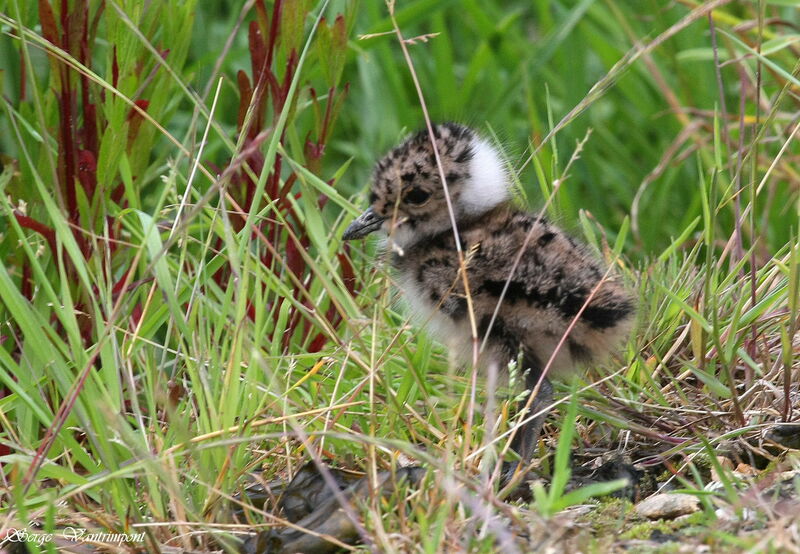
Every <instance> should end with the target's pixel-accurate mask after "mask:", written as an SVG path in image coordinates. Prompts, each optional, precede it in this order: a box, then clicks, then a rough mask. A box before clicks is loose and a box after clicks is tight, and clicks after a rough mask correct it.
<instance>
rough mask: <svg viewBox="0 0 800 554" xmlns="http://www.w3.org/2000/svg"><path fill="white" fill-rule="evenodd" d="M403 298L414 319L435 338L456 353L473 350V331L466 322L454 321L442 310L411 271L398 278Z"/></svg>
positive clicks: (401, 274) (402, 273)
mask: <svg viewBox="0 0 800 554" xmlns="http://www.w3.org/2000/svg"><path fill="white" fill-rule="evenodd" d="M397 281H398V282H397V284H398V287H399V288H400V291H401V293H402V295H401V296H402V299H403V300H404V301H405V303H406V304H407V306H408V310H409V315H410V316H411V318H412V320H413V321H414V322H415V323H416V324H417V325H420V326H422V327H424V328H425V330H426V331H428V333H429V334H431V335H432V336H433V337H434V338H436V339H437V340H439V341H440V342H442V343H444V344H445V345H446V346H447V347H449V348H452V349H455V352H456V353H459V352H464V351H466V352H471V351H472V350H471V346H470V344H471V333H470V329H469V325H468V323H466V322H463V323H462V322H458V323H457V322H454V321H453V320H452V318H450V316H448V315H447V314H444V313H442V312H441V311H440V306H439V305H438V303H433V302H431V300H430V294H428V293H427V292H425V291H424V290H423V289H422V287H420V286H419V283H418V282H417V281H416V280H415V278H414V276H413V275H412V273H411V272H409V271H404V272H401V273H400V275H399V276H398V280H397Z"/></svg>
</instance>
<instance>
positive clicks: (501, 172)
mask: <svg viewBox="0 0 800 554" xmlns="http://www.w3.org/2000/svg"><path fill="white" fill-rule="evenodd" d="M472 151H473V156H472V160H471V161H470V163H469V173H470V178H469V179H468V180H467V182H466V183H465V184H464V191H463V192H462V193H461V198H460V200H459V204H460V206H461V207H462V209H463V210H464V212H465V213H467V214H470V215H474V214H480V213H484V212H487V211H489V210H491V209H492V208H494V207H495V206H497V205H498V204H500V203H501V202H505V201H506V200H508V198H509V196H510V191H509V187H510V184H509V180H508V172H507V170H506V166H505V164H504V163H503V160H502V159H501V158H500V154H499V153H498V152H497V150H496V149H495V148H494V147H493V146H492V145H491V144H489V143H488V142H486V141H485V140H483V139H481V138H478V137H476V138H474V139H473V140H472Z"/></svg>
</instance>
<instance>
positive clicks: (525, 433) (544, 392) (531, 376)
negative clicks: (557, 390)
mask: <svg viewBox="0 0 800 554" xmlns="http://www.w3.org/2000/svg"><path fill="white" fill-rule="evenodd" d="M540 375H541V373H539V371H536V370H535V368H530V369H529V371H528V373H527V375H526V377H525V385H526V387H527V389H528V390H529V391H530V395H529V397H528V398H527V399H526V400H524V401H522V402H520V406H519V409H520V411H522V410H524V409H525V406H528V404H529V401H530V405H529V407H528V411H527V412H526V413H525V419H526V420H527V421H525V422H524V423H523V424H522V425H521V426H520V428H519V429H517V434H516V435H515V436H514V440H513V441H512V443H511V447H512V448H513V449H514V451H515V452H516V453H517V454H519V457H520V458H521V464H522V465H523V466H526V465H528V464H530V462H531V461H532V460H533V456H534V454H535V453H536V445H537V444H538V442H539V434H540V433H541V432H542V425H544V420H545V418H546V417H547V410H546V408H548V407H549V406H550V404H551V403H552V401H553V386H552V385H551V384H550V381H549V380H548V379H547V378H546V377H545V378H544V379H542V380H541V384H540V385H539V390H538V391H537V390H536V385H537V384H538V383H539V376H540ZM531 395H533V398H532V399H531V398H530V396H531ZM543 410H544V411H543ZM539 412H542V413H539ZM536 414H538V415H536ZM533 415H535V417H534V418H533V419H530V417H531V416H533Z"/></svg>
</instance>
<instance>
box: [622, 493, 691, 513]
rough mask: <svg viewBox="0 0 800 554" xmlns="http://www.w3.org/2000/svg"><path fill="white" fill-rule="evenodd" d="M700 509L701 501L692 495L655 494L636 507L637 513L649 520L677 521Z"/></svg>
mask: <svg viewBox="0 0 800 554" xmlns="http://www.w3.org/2000/svg"><path fill="white" fill-rule="evenodd" d="M699 509H700V501H699V500H698V499H697V497H696V496H693V495H691V494H678V493H676V494H666V493H665V494H654V495H653V496H650V497H648V498H645V499H644V500H642V501H641V502H639V504H637V505H636V513H637V514H639V515H640V516H641V517H646V518H647V519H675V518H676V517H678V516H682V515H687V514H691V513H694V512H696V511H698V510H699Z"/></svg>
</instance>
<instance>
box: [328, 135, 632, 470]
mask: <svg viewBox="0 0 800 554" xmlns="http://www.w3.org/2000/svg"><path fill="white" fill-rule="evenodd" d="M433 135H434V139H433V140H435V142H436V149H437V150H438V154H439V157H440V161H441V169H442V170H443V171H440V170H439V167H438V166H437V162H436V156H435V153H434V148H433V144H432V138H431V137H430V135H429V133H428V131H427V130H423V131H420V132H418V133H417V134H415V135H412V136H411V137H409V138H407V139H406V140H405V141H404V142H403V143H402V144H400V145H399V146H397V147H395V148H394V149H393V150H392V151H391V152H389V153H388V154H387V155H386V156H385V157H384V158H383V159H381V160H380V161H379V162H378V163H377V165H376V166H375V171H374V175H373V181H372V192H371V194H370V206H369V208H368V209H367V210H366V211H365V212H364V213H363V214H361V215H360V216H359V217H358V218H357V219H356V220H354V221H353V222H352V224H351V225H350V226H349V227H348V228H347V230H346V231H345V232H344V235H343V237H342V238H343V239H344V240H352V239H358V238H362V237H364V236H366V235H368V234H370V233H372V232H373V231H382V232H383V233H385V234H386V235H388V241H387V244H389V245H390V246H391V248H392V250H393V252H392V265H393V267H394V269H395V271H396V274H397V282H398V283H399V286H400V288H401V289H402V292H403V293H404V296H405V298H406V299H407V301H408V303H409V304H410V306H411V308H412V310H413V311H414V312H415V313H416V315H417V316H419V317H420V319H421V320H424V321H428V322H429V327H430V328H431V330H432V331H433V333H434V334H435V335H436V336H437V337H438V338H439V339H440V340H441V341H442V342H444V343H445V344H446V345H448V346H449V347H450V348H452V349H454V351H455V352H456V353H458V354H460V355H461V357H462V358H464V361H465V362H467V363H469V362H470V361H471V360H472V357H473V355H472V353H473V344H474V342H473V333H472V326H471V323H470V321H471V318H470V314H469V303H468V301H467V291H466V290H465V286H464V281H465V280H464V279H463V276H462V275H461V273H460V270H459V267H460V263H459V256H458V252H457V247H456V238H455V237H456V235H455V234H454V231H453V225H452V222H451V211H450V209H449V208H448V202H447V199H446V196H445V188H444V186H443V184H442V181H441V178H440V174H443V175H444V177H445V181H446V185H447V190H448V192H449V197H450V203H451V206H452V215H453V216H454V219H455V223H456V228H457V230H458V238H459V240H460V244H461V248H462V251H463V252H464V253H465V254H464V258H465V264H464V265H465V266H466V272H467V279H466V281H467V283H468V286H469V291H468V294H469V296H470V298H471V305H472V310H473V312H474V321H475V322H476V326H477V332H478V337H479V340H480V341H483V339H484V337H485V336H487V332H488V337H487V339H486V342H485V348H484V349H483V351H482V352H481V353H480V357H479V360H478V362H479V364H480V365H481V366H483V367H484V368H486V367H489V366H490V365H494V366H495V367H499V368H505V367H506V366H507V365H508V363H509V362H510V361H512V360H520V361H521V364H522V366H521V369H522V370H523V371H525V384H526V387H527V389H528V390H529V391H531V394H533V393H534V390H535V388H536V384H537V383H538V382H539V381H540V377H542V372H543V370H544V369H545V366H546V365H547V363H548V361H550V360H551V356H552V355H553V353H554V352H555V350H556V347H557V345H558V343H559V342H560V341H561V340H562V337H564V334H565V333H566V332H567V329H568V327H570V324H571V323H572V322H573V320H574V319H575V316H576V315H578V314H579V313H580V317H579V318H578V320H577V322H576V324H575V325H574V326H573V328H572V330H571V331H570V332H569V334H568V335H567V337H566V339H565V340H564V341H563V344H562V347H561V348H560V349H559V350H558V352H557V353H556V355H555V357H554V358H553V360H552V363H551V364H550V367H549V368H548V370H547V374H546V376H545V378H543V379H542V380H541V384H540V386H539V390H538V392H537V394H536V396H535V398H534V399H532V400H531V401H530V402H528V401H526V402H525V404H527V405H528V407H529V410H530V411H529V412H528V413H530V414H535V413H537V412H543V410H544V409H545V408H546V407H547V406H549V405H550V404H551V401H552V386H551V384H550V381H549V377H552V376H557V375H558V374H562V375H563V374H564V373H565V372H568V371H569V370H570V369H572V368H576V367H580V366H586V365H587V364H590V363H592V362H594V361H597V360H598V359H599V358H602V357H603V356H605V355H606V354H608V353H609V352H610V351H611V350H612V349H614V348H615V347H617V346H619V344H620V342H621V341H622V340H624V338H625V337H626V335H627V333H628V332H629V329H630V326H631V323H632V319H633V314H634V303H633V299H632V297H631V295H630V293H629V292H628V291H627V290H626V289H625V287H624V286H623V285H622V284H621V283H620V282H619V279H618V278H617V277H615V276H614V275H613V274H608V273H607V272H606V270H605V268H604V267H603V266H602V264H601V263H599V261H598V260H597V259H596V258H595V256H594V255H593V254H592V253H591V252H590V250H589V249H588V248H587V247H586V246H584V245H582V244H580V243H578V242H577V241H576V240H575V239H573V238H572V237H570V236H569V235H567V234H566V233H564V232H563V231H561V230H560V229H558V228H557V227H556V226H555V225H553V224H552V223H550V222H549V221H547V220H546V219H544V218H543V217H537V216H536V215H533V214H530V213H527V212H525V211H523V210H522V209H520V208H518V207H516V206H515V205H514V203H513V202H512V200H511V194H510V192H511V191H510V181H509V176H508V172H507V170H506V167H505V165H504V163H503V161H502V158H501V156H500V154H499V153H498V151H497V150H496V149H495V148H494V147H493V146H492V145H491V144H490V143H489V142H487V141H486V140H485V139H483V138H481V137H480V136H479V135H478V134H477V133H475V132H474V131H473V130H471V129H469V128H467V127H464V126H462V125H458V124H454V123H444V124H439V125H435V126H434V127H433ZM526 239H527V240H526ZM521 249H523V250H522V252H521V258H520V261H519V264H518V265H517V267H516V269H514V271H513V274H512V273H511V271H512V267H513V266H514V261H515V259H516V258H517V256H518V255H519V254H520V250H521ZM506 283H507V286H506ZM504 289H505V295H504V296H503V299H502V302H500V299H501V294H502V293H503V290H504ZM595 289H596V290H595ZM593 290H594V294H592V291H593ZM590 296H591V298H590ZM587 300H588V302H587ZM498 304H499V308H498ZM495 310H497V313H496V315H495ZM493 316H494V317H493ZM544 417H545V416H544V413H542V414H541V415H539V416H537V417H535V418H528V419H529V421H528V422H527V423H526V424H525V425H523V426H522V427H521V428H520V429H519V430H518V431H517V434H516V436H515V439H514V442H513V443H512V446H513V447H514V449H515V450H516V451H517V453H518V454H519V455H520V457H521V459H522V463H523V464H526V465H527V464H528V463H529V462H530V461H531V459H532V457H533V455H534V452H535V450H536V443H537V442H538V436H539V433H540V431H541V427H542V423H543V421H544Z"/></svg>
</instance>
